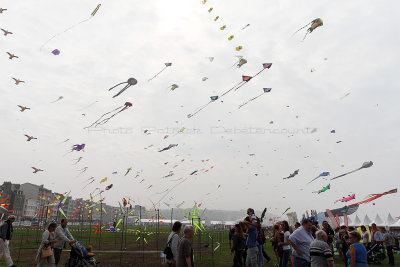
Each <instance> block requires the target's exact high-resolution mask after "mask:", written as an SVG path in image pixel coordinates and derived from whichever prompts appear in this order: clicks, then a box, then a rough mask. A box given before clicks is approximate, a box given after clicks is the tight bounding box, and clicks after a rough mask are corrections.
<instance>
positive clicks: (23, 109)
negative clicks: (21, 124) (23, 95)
mask: <svg viewBox="0 0 400 267" xmlns="http://www.w3.org/2000/svg"><path fill="white" fill-rule="evenodd" d="M18 107H19V108H20V109H21V110H20V111H21V112H24V111H25V110H27V109H31V108H27V107H24V106H20V105H18Z"/></svg>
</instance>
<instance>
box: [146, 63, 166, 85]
mask: <svg viewBox="0 0 400 267" xmlns="http://www.w3.org/2000/svg"><path fill="white" fill-rule="evenodd" d="M164 65H165V67H164V68H163V69H162V70H161V71H159V72H158V73H157V74H156V75H154V76H153V77H151V78H150V79H149V80H148V81H149V82H150V81H151V80H153V79H154V78H155V77H157V76H158V75H160V74H161V72H163V71H164V70H165V69H166V68H168V67H171V66H172V63H164Z"/></svg>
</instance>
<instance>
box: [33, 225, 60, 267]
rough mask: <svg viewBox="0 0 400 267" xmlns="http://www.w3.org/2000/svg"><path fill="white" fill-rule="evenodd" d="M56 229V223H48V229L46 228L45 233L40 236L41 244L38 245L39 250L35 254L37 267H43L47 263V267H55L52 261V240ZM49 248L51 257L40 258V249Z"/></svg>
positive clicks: (53, 241)
mask: <svg viewBox="0 0 400 267" xmlns="http://www.w3.org/2000/svg"><path fill="white" fill-rule="evenodd" d="M56 228H57V224H56V223H54V222H53V223H50V224H49V227H48V228H47V230H46V231H44V233H43V235H42V242H41V243H40V247H39V250H38V252H37V254H36V262H37V264H38V265H37V267H43V266H45V264H46V263H47V266H49V267H55V266H56V263H55V260H54V253H53V245H54V243H55V242H56V240H54V231H55V230H56ZM48 247H50V249H51V253H52V255H51V256H49V257H46V258H42V249H43V248H48Z"/></svg>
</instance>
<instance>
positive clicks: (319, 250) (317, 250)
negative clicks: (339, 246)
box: [310, 239, 333, 267]
mask: <svg viewBox="0 0 400 267" xmlns="http://www.w3.org/2000/svg"><path fill="white" fill-rule="evenodd" d="M310 256H311V267H328V261H333V256H332V251H331V249H330V248H329V245H328V243H326V242H325V241H323V240H320V239H315V240H314V241H313V242H312V243H311V245H310Z"/></svg>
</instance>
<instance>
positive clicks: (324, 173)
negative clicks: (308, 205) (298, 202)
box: [308, 172, 330, 184]
mask: <svg viewBox="0 0 400 267" xmlns="http://www.w3.org/2000/svg"><path fill="white" fill-rule="evenodd" d="M329 175H330V173H329V172H323V173H321V174H320V175H318V176H317V177H315V178H314V179H312V180H311V181H309V182H308V184H310V183H312V182H313V181H315V180H317V179H318V178H320V177H326V176H329Z"/></svg>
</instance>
